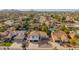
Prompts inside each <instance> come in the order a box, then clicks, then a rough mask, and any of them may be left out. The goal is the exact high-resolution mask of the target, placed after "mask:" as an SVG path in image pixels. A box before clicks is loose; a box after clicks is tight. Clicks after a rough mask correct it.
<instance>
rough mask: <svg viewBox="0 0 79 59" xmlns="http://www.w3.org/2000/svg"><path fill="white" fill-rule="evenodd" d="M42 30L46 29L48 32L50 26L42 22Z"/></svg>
mask: <svg viewBox="0 0 79 59" xmlns="http://www.w3.org/2000/svg"><path fill="white" fill-rule="evenodd" d="M41 31H44V32H46V33H48V27H47V25H46V24H45V23H43V24H42V26H41Z"/></svg>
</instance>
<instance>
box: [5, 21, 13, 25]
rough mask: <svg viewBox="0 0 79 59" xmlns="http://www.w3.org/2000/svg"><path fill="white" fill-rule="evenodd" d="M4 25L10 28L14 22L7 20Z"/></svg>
mask: <svg viewBox="0 0 79 59" xmlns="http://www.w3.org/2000/svg"><path fill="white" fill-rule="evenodd" d="M4 24H5V25H8V26H12V25H13V24H14V21H12V20H7V21H5V22H4Z"/></svg>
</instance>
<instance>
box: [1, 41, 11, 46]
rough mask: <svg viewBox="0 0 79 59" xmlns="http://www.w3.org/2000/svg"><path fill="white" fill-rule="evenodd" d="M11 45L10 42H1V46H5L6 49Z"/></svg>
mask: <svg viewBox="0 0 79 59" xmlns="http://www.w3.org/2000/svg"><path fill="white" fill-rule="evenodd" d="M11 45H12V43H11V42H3V43H2V46H7V47H9V46H11Z"/></svg>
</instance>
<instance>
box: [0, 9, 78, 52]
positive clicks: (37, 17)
mask: <svg viewBox="0 0 79 59" xmlns="http://www.w3.org/2000/svg"><path fill="white" fill-rule="evenodd" d="M76 49H77V50H78V49H79V11H74V12H72V11H33V10H30V11H21V10H13V9H12V10H0V50H76Z"/></svg>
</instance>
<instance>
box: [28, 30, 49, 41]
mask: <svg viewBox="0 0 79 59" xmlns="http://www.w3.org/2000/svg"><path fill="white" fill-rule="evenodd" d="M43 39H44V40H47V39H48V36H47V34H46V32H42V31H32V32H30V34H29V35H28V40H32V41H34V40H37V41H39V40H43Z"/></svg>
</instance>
